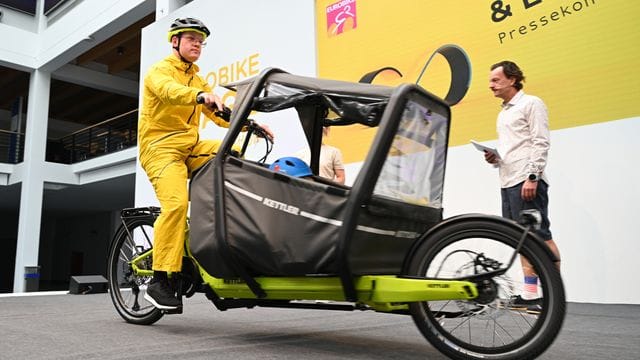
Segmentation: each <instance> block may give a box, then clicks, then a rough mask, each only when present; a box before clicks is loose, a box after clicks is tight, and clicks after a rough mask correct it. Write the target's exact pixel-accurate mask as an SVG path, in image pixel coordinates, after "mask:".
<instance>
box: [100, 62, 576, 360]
mask: <svg viewBox="0 0 640 360" xmlns="http://www.w3.org/2000/svg"><path fill="white" fill-rule="evenodd" d="M228 88H229V89H231V90H233V91H235V97H236V100H235V105H234V109H233V111H232V112H231V115H230V128H229V130H228V132H227V133H226V135H225V137H224V139H223V141H222V143H221V147H220V150H219V153H218V155H217V156H216V157H215V158H214V159H212V160H211V161H209V162H208V163H207V164H206V165H204V166H203V167H202V168H200V169H199V170H198V171H197V173H195V174H194V175H193V176H192V178H191V182H190V199H191V210H190V219H189V224H188V225H189V227H188V230H187V231H188V234H187V240H186V244H185V254H184V257H183V268H182V271H181V273H179V274H171V278H172V281H173V283H174V286H175V288H176V291H177V296H179V297H190V296H192V295H193V294H194V293H204V294H205V295H206V297H207V298H208V299H209V300H211V302H212V303H213V305H215V307H216V308H218V309H219V310H228V309H233V308H254V307H282V308H303V309H324V310H342V311H345V310H373V311H378V312H384V313H397V314H406V315H409V316H411V317H412V318H413V320H414V322H415V324H416V326H417V327H418V329H419V331H420V332H421V333H422V335H423V336H424V337H425V338H426V339H427V340H428V341H429V342H430V343H431V344H432V345H433V346H434V347H436V348H437V349H438V350H439V351H441V352H442V353H444V354H445V355H447V356H448V357H450V358H453V359H528V358H534V357H536V356H538V355H540V354H541V353H542V352H544V351H545V350H546V349H547V348H548V347H549V346H550V345H551V343H552V342H553V341H554V339H555V338H556V336H557V334H558V333H559V331H560V328H561V326H562V322H563V320H564V316H565V294H564V288H563V284H562V280H561V277H560V273H559V271H558V270H557V269H556V267H555V266H554V260H555V259H554V256H553V254H552V253H551V252H550V251H549V249H548V248H547V246H546V245H545V244H544V241H543V240H542V239H540V238H539V237H538V236H536V235H535V234H534V232H532V230H533V229H534V228H535V227H536V226H537V225H538V223H539V221H538V219H537V217H536V214H535V213H524V214H523V215H522V218H521V221H519V222H513V221H510V220H506V219H503V218H500V217H497V216H491V215H482V214H465V215H459V216H454V217H450V218H446V219H443V209H442V193H443V182H444V173H445V164H446V158H447V144H448V135H449V125H450V118H451V116H450V107H449V106H448V105H447V103H445V102H444V101H443V100H441V99H440V98H438V97H437V96H435V95H433V94H431V93H429V92H428V91H426V90H424V89H423V88H421V87H420V86H417V85H413V84H403V85H400V86H397V87H388V86H380V85H372V84H361V83H350V82H342V81H334V80H327V79H317V78H310V77H304V76H297V75H293V74H289V73H287V72H284V71H282V70H279V69H268V70H265V71H263V72H262V73H261V74H259V75H258V76H256V77H254V78H251V79H248V80H245V81H242V82H238V83H235V84H231V85H228ZM251 119H260V121H261V122H262V119H269V120H272V121H271V122H269V125H270V126H271V127H272V128H274V130H275V132H276V134H278V133H282V131H280V130H279V129H286V133H293V134H296V133H297V134H299V137H300V139H302V142H301V144H303V145H304V146H305V147H307V150H308V151H309V153H310V155H311V156H310V167H311V169H312V170H313V173H314V174H316V175H313V176H310V177H305V178H300V177H293V176H289V175H287V174H283V173H281V172H277V171H272V170H270V169H269V166H268V164H269V163H271V162H273V161H274V160H275V159H276V158H277V157H278V156H282V155H287V153H289V155H291V154H290V151H292V146H296V145H295V144H294V145H292V143H295V141H293V140H291V141H290V139H289V138H287V139H282V138H279V139H278V141H276V142H275V143H276V145H274V143H272V142H270V141H269V140H268V139H266V138H264V139H261V138H259V137H256V136H257V135H260V134H259V133H258V132H259V131H258V130H259V128H258V127H256V126H254V125H253V124H254V123H253V120H251ZM278 126H280V127H279V128H278ZM323 126H348V127H349V129H350V130H349V133H350V134H351V133H352V134H353V138H354V139H357V138H364V139H366V138H367V136H368V139H369V140H366V141H368V145H367V146H368V152H367V153H366V156H365V158H364V161H363V162H362V163H361V164H360V168H359V171H358V174H357V177H356V178H355V180H354V181H353V185H352V186H344V185H340V184H337V183H334V182H333V181H331V180H327V179H324V178H321V177H319V176H317V174H318V166H319V158H320V153H321V151H320V149H321V144H322V129H323ZM362 134H364V135H366V136H361V135H362ZM293 137H295V136H292V137H291V138H293ZM354 141H355V140H354ZM278 144H282V148H277V145H278ZM274 149H275V150H274ZM160 211H161V210H160V209H159V208H156V207H144V208H132V209H125V210H123V211H122V216H121V217H122V225H121V226H120V228H119V229H118V231H117V232H116V234H115V237H114V240H113V243H112V245H111V248H110V251H109V262H108V278H109V285H110V294H111V298H112V300H113V304H114V305H115V308H116V310H117V311H118V313H119V314H120V315H121V316H122V317H123V318H124V319H125V320H126V321H127V322H130V323H134V324H144V325H148V324H152V323H154V322H156V321H158V320H159V319H160V318H161V317H162V316H163V315H164V314H165V313H166V312H167V311H163V310H159V309H156V308H155V307H153V305H151V304H150V303H149V302H147V301H146V300H145V299H144V297H143V295H144V292H145V291H146V287H147V284H148V283H149V281H150V279H151V277H152V274H153V271H152V253H153V223H154V220H155V218H156V216H157V215H158V214H159V213H160ZM520 256H525V257H526V258H527V259H528V260H529V262H530V263H531V264H532V266H533V268H534V269H535V272H536V273H537V274H538V276H539V289H540V295H541V300H540V311H539V312H537V313H529V312H527V311H523V310H521V309H515V308H513V307H512V306H510V301H511V300H510V299H511V298H512V297H513V296H514V295H517V294H518V292H519V290H520V288H521V286H522V281H521V280H520V279H522V273H521V269H520V261H519V257H520ZM174 312H181V309H178V310H177V311H176V310H174Z"/></svg>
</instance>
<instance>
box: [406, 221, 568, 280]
mask: <svg viewBox="0 0 640 360" xmlns="http://www.w3.org/2000/svg"><path fill="white" fill-rule="evenodd" d="M466 221H484V222H487V223H500V224H503V225H506V226H509V227H511V228H512V229H514V230H516V231H519V232H524V231H525V227H524V226H522V225H520V224H518V223H517V222H515V221H513V220H510V219H506V218H503V217H501V216H496V215H486V214H463V215H457V216H453V217H450V218H447V219H444V220H442V221H441V222H439V223H438V224H436V225H435V226H434V227H432V228H431V229H429V230H427V231H426V232H425V233H424V234H422V235H421V236H420V237H419V238H418V239H417V240H416V241H415V242H414V243H413V246H412V247H411V249H409V251H408V252H407V255H406V256H405V258H404V264H403V265H402V272H403V273H405V274H406V273H407V267H408V266H409V262H410V259H411V258H412V257H413V255H414V253H415V252H416V250H417V249H418V247H419V246H420V244H422V243H423V242H425V241H427V239H428V238H429V237H430V236H431V235H433V234H434V233H436V232H438V231H439V230H441V229H443V228H445V227H447V226H453V225H456V224H459V223H462V222H466ZM529 236H531V237H533V239H534V240H535V241H537V242H538V243H540V244H542V245H544V246H542V248H543V249H544V251H545V252H546V253H547V255H549V257H550V258H551V260H552V261H553V262H557V261H559V259H558V258H556V256H555V255H554V254H553V252H552V251H551V249H550V248H549V247H548V246H547V245H546V244H545V241H544V239H542V238H541V237H540V236H538V235H537V234H535V233H533V232H531V231H530V232H529Z"/></svg>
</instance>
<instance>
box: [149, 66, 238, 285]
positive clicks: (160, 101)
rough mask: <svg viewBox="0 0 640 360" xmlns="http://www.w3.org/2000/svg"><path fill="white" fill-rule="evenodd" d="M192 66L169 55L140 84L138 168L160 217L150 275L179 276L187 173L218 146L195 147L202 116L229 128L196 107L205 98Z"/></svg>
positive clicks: (204, 89) (200, 144)
mask: <svg viewBox="0 0 640 360" xmlns="http://www.w3.org/2000/svg"><path fill="white" fill-rule="evenodd" d="M198 71H199V68H198V66H197V65H195V64H189V63H185V62H183V61H181V60H180V58H179V57H177V56H175V55H173V54H172V55H170V56H168V57H166V58H165V59H163V60H161V61H160V62H158V63H156V64H154V65H153V66H152V67H151V68H150V69H149V71H148V73H147V74H146V76H145V78H144V89H143V97H142V108H141V110H140V119H139V121H138V149H139V152H140V164H141V165H142V167H143V169H144V170H145V172H146V173H147V176H148V177H149V180H150V181H151V184H152V185H153V188H154V190H155V193H156V197H157V198H158V201H159V202H160V207H161V209H162V212H161V214H160V216H159V217H158V219H157V220H156V222H155V224H154V244H153V248H154V250H153V269H154V270H160V271H168V272H177V271H180V269H181V266H182V256H183V249H184V239H185V231H186V220H187V210H188V207H189V194H188V189H187V180H188V178H189V176H190V174H191V172H192V171H193V170H195V169H197V168H198V167H200V166H202V165H204V163H205V162H206V161H207V160H209V159H210V158H211V157H212V156H215V154H216V152H217V150H218V147H219V145H220V142H219V141H213V140H205V141H198V131H199V124H200V116H201V113H202V112H204V114H205V115H206V116H207V117H209V118H211V120H213V121H214V122H215V123H216V124H217V125H219V126H223V127H229V124H228V123H227V122H226V121H225V120H223V119H221V118H218V117H217V116H215V115H214V113H213V112H212V111H211V110H209V109H208V108H206V107H205V106H204V105H200V104H197V103H196V96H197V95H198V93H200V92H210V91H211V88H210V87H209V85H208V84H207V83H206V82H205V81H204V80H203V79H202V78H201V77H200V76H199V75H198Z"/></svg>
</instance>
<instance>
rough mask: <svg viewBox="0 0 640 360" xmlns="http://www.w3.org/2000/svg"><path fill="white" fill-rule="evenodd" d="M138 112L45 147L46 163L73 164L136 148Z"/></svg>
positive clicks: (103, 123)
mask: <svg viewBox="0 0 640 360" xmlns="http://www.w3.org/2000/svg"><path fill="white" fill-rule="evenodd" d="M137 131H138V110H137V109H136V110H131V111H129V112H127V113H124V114H121V115H118V116H116V117H113V118H111V119H108V120H105V121H103V122H101V123H98V124H95V125H92V126H89V127H86V128H84V129H81V130H78V131H76V132H74V133H72V134H69V135H67V136H64V137H62V138H60V139H57V140H50V141H49V142H48V143H47V161H51V162H57V163H63V164H73V163H76V162H79V161H84V160H89V159H93V158H96V157H99V156H103V155H106V154H110V153H113V152H116V151H120V150H123V149H127V148H130V147H133V146H136V145H137V135H138V133H137Z"/></svg>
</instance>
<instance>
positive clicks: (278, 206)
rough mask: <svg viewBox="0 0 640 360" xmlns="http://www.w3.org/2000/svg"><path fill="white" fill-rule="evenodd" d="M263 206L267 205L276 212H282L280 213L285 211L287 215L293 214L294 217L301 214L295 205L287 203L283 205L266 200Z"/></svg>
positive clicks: (263, 201)
mask: <svg viewBox="0 0 640 360" xmlns="http://www.w3.org/2000/svg"><path fill="white" fill-rule="evenodd" d="M262 204H263V205H266V206H268V207H270V208H274V209H276V210H280V211H284V212H286V213H289V214H293V215H299V214H300V209H298V208H297V207H295V206H293V205H288V204H285V203H282V202H280V201H275V200H272V199H269V198H264V199H263V200H262Z"/></svg>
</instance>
